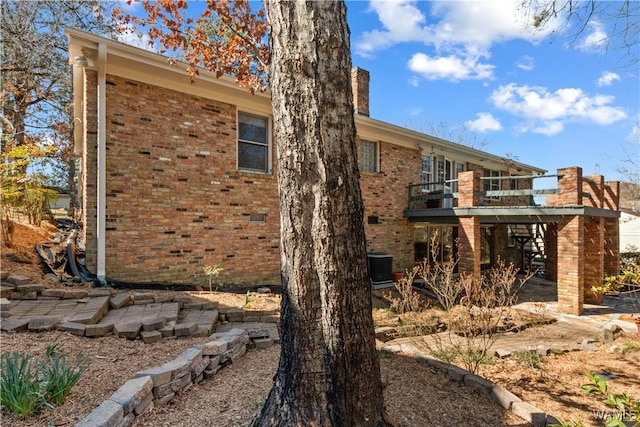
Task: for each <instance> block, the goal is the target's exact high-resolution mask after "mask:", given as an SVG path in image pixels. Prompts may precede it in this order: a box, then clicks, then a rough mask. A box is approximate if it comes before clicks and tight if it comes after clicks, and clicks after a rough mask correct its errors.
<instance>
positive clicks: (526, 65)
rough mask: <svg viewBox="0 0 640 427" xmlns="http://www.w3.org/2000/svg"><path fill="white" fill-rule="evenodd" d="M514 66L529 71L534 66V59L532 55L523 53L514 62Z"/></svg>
mask: <svg viewBox="0 0 640 427" xmlns="http://www.w3.org/2000/svg"><path fill="white" fill-rule="evenodd" d="M516 67H518V68H520V69H521V70H524V71H531V70H533V69H534V68H535V60H534V58H533V57H532V56H529V55H525V56H523V57H522V58H521V59H520V60H519V61H518V62H516Z"/></svg>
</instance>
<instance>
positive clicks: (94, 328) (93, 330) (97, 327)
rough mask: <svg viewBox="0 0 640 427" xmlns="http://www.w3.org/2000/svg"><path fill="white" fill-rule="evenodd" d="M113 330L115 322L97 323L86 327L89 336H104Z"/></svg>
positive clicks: (86, 333)
mask: <svg viewBox="0 0 640 427" xmlns="http://www.w3.org/2000/svg"><path fill="white" fill-rule="evenodd" d="M111 331H113V323H96V324H94V325H86V327H85V335H86V336H88V337H103V336H105V335H107V334H109V333H111Z"/></svg>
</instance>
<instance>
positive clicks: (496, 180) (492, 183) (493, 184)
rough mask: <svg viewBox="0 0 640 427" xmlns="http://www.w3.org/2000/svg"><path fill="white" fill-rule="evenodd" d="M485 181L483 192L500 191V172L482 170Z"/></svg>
mask: <svg viewBox="0 0 640 427" xmlns="http://www.w3.org/2000/svg"><path fill="white" fill-rule="evenodd" d="M484 176H485V178H492V179H485V180H483V181H484V191H500V182H501V180H500V171H496V170H491V169H485V170H484Z"/></svg>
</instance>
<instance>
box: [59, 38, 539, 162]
mask: <svg viewBox="0 0 640 427" xmlns="http://www.w3.org/2000/svg"><path fill="white" fill-rule="evenodd" d="M65 33H66V35H67V37H68V39H69V63H72V64H73V63H74V59H75V57H77V56H85V57H86V58H87V59H88V62H89V65H88V68H95V65H94V64H95V61H96V58H97V50H98V46H99V45H105V46H106V47H107V55H108V59H107V64H106V66H107V73H109V74H115V75H119V76H121V77H124V78H129V79H131V80H139V81H142V82H145V83H149V84H154V85H157V86H161V87H165V88H168V89H171V90H179V91H183V92H185V93H189V94H192V95H196V96H205V97H207V98H211V99H214V100H219V101H223V102H231V103H233V104H235V105H238V106H240V107H242V108H248V109H254V111H255V112H260V113H264V114H272V109H271V102H270V99H271V92H270V91H269V90H266V91H265V92H256V93H254V94H251V93H249V91H248V90H247V89H243V88H241V87H239V86H238V85H237V83H236V80H235V79H234V78H232V77H229V76H220V77H217V76H216V75H215V73H212V72H210V71H207V70H205V69H202V68H200V69H199V75H198V77H197V79H196V81H195V82H192V81H191V80H190V78H189V76H188V75H187V73H186V71H185V69H186V68H187V67H188V64H187V63H185V62H182V61H176V63H175V64H170V63H169V61H168V57H167V56H165V55H162V54H159V53H154V52H150V51H148V50H145V49H142V48H139V47H135V46H131V45H128V44H126V43H123V42H120V41H116V40H112V39H109V38H106V37H103V36H99V35H96V34H92V33H88V32H85V31H82V30H78V29H76V28H72V27H65ZM130 62H134V63H138V64H141V65H142V66H141V67H135V69H132V68H130V67H129V65H131V64H130ZM145 67H152V68H153V69H159V70H162V71H165V72H167V73H169V75H170V76H171V78H166V77H164V78H163V76H161V75H160V73H149V72H145ZM199 82H200V84H198V83H199ZM210 85H213V86H210ZM354 119H355V123H356V129H357V133H358V136H359V137H361V138H364V139H373V140H379V141H383V142H389V143H392V144H394V145H399V146H404V147H408V148H413V149H416V150H420V151H423V152H433V153H437V154H439V155H445V156H450V157H453V158H454V160H456V159H457V158H461V159H464V160H465V161H468V162H471V163H475V164H480V165H483V166H486V167H487V168H489V169H498V170H504V167H505V164H506V162H507V161H508V160H509V159H507V158H506V157H501V156H497V155H495V154H491V153H488V152H486V151H481V150H477V149H475V148H471V147H468V146H465V145H462V144H458V143H455V142H452V141H447V140H444V139H441V138H438V137H435V136H432V135H428V134H425V133H422V132H417V131H414V130H411V129H407V128H403V127H401V126H397V125H394V124H391V123H387V122H384V121H381V120H378V119H373V118H371V117H368V116H364V115H361V114H354ZM428 150H429V151H428ZM512 165H513V169H515V170H520V171H523V172H527V173H528V174H532V175H533V174H540V175H543V174H545V173H546V172H547V171H546V170H545V169H541V168H538V167H535V166H532V165H528V164H525V163H521V162H513V163H512Z"/></svg>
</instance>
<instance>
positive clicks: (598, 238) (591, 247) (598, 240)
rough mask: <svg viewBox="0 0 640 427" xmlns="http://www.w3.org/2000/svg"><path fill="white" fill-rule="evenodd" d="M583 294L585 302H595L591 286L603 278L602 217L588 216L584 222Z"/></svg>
mask: <svg viewBox="0 0 640 427" xmlns="http://www.w3.org/2000/svg"><path fill="white" fill-rule="evenodd" d="M584 245H585V247H584V294H585V300H586V302H591V303H594V302H597V297H596V296H595V295H594V294H593V292H591V287H593V286H601V285H602V283H603V279H604V218H595V217H588V218H586V220H585V224H584Z"/></svg>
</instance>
